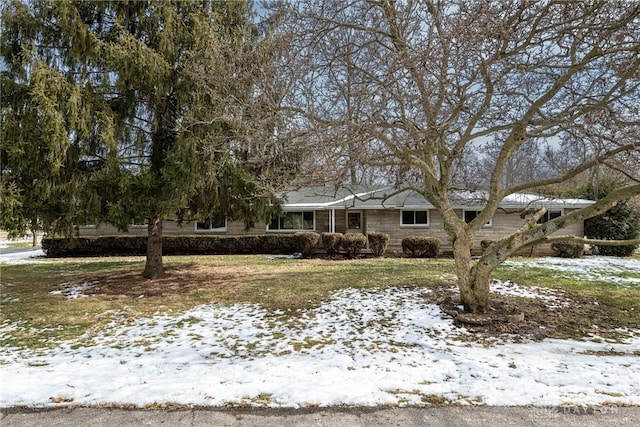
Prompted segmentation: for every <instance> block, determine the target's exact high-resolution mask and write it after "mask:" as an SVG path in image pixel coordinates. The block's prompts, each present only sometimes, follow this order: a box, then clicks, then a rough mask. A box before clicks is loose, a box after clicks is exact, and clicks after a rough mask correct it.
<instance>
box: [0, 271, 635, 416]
mask: <svg viewBox="0 0 640 427" xmlns="http://www.w3.org/2000/svg"><path fill="white" fill-rule="evenodd" d="M536 262H537V261H536ZM636 264H638V263H637V261H636ZM86 285H87V286H90V284H86ZM494 288H496V289H497V290H498V291H499V292H501V293H508V294H510V295H521V296H525V297H542V298H552V297H554V295H553V294H552V293H540V292H539V291H541V290H539V289H536V288H524V287H521V286H518V285H517V284H513V283H506V284H505V283H495V284H494ZM82 292H83V291H82V290H81V289H76V290H75V293H74V294H73V295H76V296H80V295H82ZM425 292H428V291H427V290H424V289H420V288H413V289H385V290H379V289H369V290H356V289H348V290H343V291H339V292H337V293H335V294H334V296H333V298H332V299H331V300H330V301H328V302H326V303H324V304H323V305H321V306H320V307H318V308H315V309H308V310H301V311H298V312H294V313H284V312H273V311H268V310H265V309H263V308H261V307H259V306H256V305H249V304H237V305H231V306H228V305H217V304H214V305H205V306H199V307H195V308H193V309H191V310H189V311H187V312H185V313H183V314H181V315H176V316H168V315H164V314H158V315H156V316H154V317H152V318H140V319H136V320H133V321H130V320H129V321H127V320H126V319H125V316H124V314H123V318H122V320H121V321H114V322H113V324H111V325H110V326H109V327H107V328H105V329H103V330H98V331H92V332H91V334H90V336H89V335H88V336H87V337H85V339H84V340H79V341H77V342H66V343H63V344H62V345H61V346H60V347H58V348H55V349H51V350H41V351H25V350H19V349H12V348H4V349H2V350H0V384H2V386H1V387H0V407H7V406H13V405H27V406H36V407H43V406H58V405H64V404H105V403H106V404H109V403H112V404H133V405H138V406H145V405H151V404H156V403H160V404H161V403H177V404H185V405H213V406H220V405H234V404H249V405H255V406H277V407H304V406H318V405H319V406H329V405H366V406H374V405H383V404H399V405H412V404H424V403H426V402H429V401H433V400H434V399H435V397H434V396H439V397H441V398H444V399H446V400H447V401H449V402H454V403H459V404H487V405H539V406H547V405H602V404H620V405H622V404H624V405H627V404H632V405H640V381H639V380H638V379H639V378H640V363H638V361H639V356H638V354H640V329H638V330H635V331H631V337H632V338H629V339H628V340H627V341H625V342H623V343H609V342H604V341H603V340H594V341H571V340H545V341H542V342H529V343H520V344H516V343H512V342H509V341H508V340H501V341H496V342H495V343H494V344H492V345H487V344H486V342H485V343H484V344H479V343H476V342H474V340H473V339H472V336H471V334H470V332H468V331H466V330H464V329H459V328H456V327H454V326H453V325H452V321H451V319H450V318H449V317H448V316H446V315H444V314H443V313H441V312H440V309H439V307H438V306H437V305H433V304H427V303H426V302H425V298H424V296H425ZM519 292H520V293H519ZM556 296H557V297H558V298H560V297H561V295H559V296H558V295H556ZM70 303H72V302H70ZM25 327H27V326H26V325H24V324H11V323H8V322H4V323H2V324H0V335H6V334H9V335H10V334H11V333H12V332H13V331H15V330H18V329H21V328H25ZM87 340H88V341H89V342H87Z"/></svg>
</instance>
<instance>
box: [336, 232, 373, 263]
mask: <svg viewBox="0 0 640 427" xmlns="http://www.w3.org/2000/svg"><path fill="white" fill-rule="evenodd" d="M366 245H367V236H365V235H364V234H360V233H347V234H345V235H344V236H342V244H341V246H342V249H344V251H345V252H346V253H347V257H349V258H356V257H358V256H359V255H360V254H361V253H362V250H363V249H364V247H365V246H366Z"/></svg>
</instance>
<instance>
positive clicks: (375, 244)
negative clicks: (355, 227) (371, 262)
mask: <svg viewBox="0 0 640 427" xmlns="http://www.w3.org/2000/svg"><path fill="white" fill-rule="evenodd" d="M367 239H369V248H370V249H371V251H372V252H373V255H374V256H382V254H384V251H386V250H387V244H388V243H389V235H388V234H387V233H375V232H374V233H369V235H368V236H367Z"/></svg>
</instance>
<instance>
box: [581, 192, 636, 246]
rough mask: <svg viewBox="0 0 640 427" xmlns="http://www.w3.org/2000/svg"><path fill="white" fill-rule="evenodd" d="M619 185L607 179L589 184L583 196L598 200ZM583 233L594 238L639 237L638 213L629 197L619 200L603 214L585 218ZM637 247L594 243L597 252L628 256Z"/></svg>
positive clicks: (628, 238)
mask: <svg viewBox="0 0 640 427" xmlns="http://www.w3.org/2000/svg"><path fill="white" fill-rule="evenodd" d="M619 186H620V185H617V184H616V182H615V181H607V180H604V181H602V182H600V183H599V184H598V185H595V184H590V185H589V186H588V187H587V189H586V190H585V197H587V198H590V199H594V200H600V199H602V198H603V197H605V196H606V195H607V194H609V193H610V192H611V191H612V190H613V189H615V188H617V187H619ZM584 234H585V235H586V236H587V237H588V238H590V239H596V240H633V239H637V238H638V237H640V214H639V213H638V210H637V209H636V207H635V206H633V205H632V204H631V203H630V201H629V199H624V200H620V201H619V202H618V203H617V204H616V205H615V206H613V207H612V208H611V209H609V210H608V211H606V212H604V213H603V214H601V215H598V216H594V217H592V218H589V219H587V220H585V222H584ZM637 248H638V245H626V246H608V245H607V246H605V245H594V249H595V251H596V252H597V253H598V254H600V255H611V256H630V255H632V254H633V252H634V251H635V250H636V249H637Z"/></svg>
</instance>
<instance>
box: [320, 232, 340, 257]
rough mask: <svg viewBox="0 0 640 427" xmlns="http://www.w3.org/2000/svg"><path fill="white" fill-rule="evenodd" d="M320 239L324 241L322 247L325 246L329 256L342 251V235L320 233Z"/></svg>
mask: <svg viewBox="0 0 640 427" xmlns="http://www.w3.org/2000/svg"><path fill="white" fill-rule="evenodd" d="M320 239H321V240H322V246H324V250H325V251H326V252H327V255H331V256H333V255H335V254H337V253H338V252H339V251H340V245H341V243H342V233H327V232H324V233H320Z"/></svg>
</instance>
